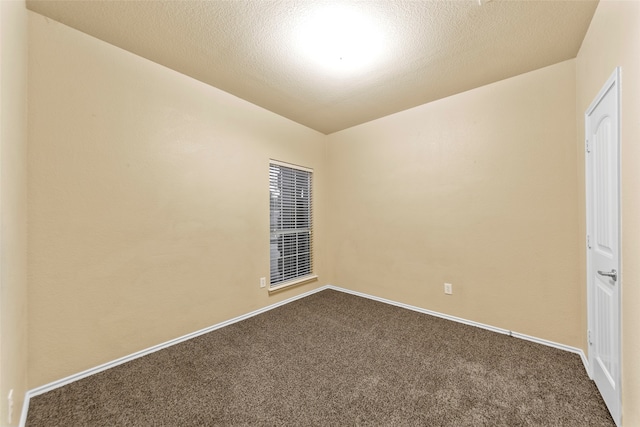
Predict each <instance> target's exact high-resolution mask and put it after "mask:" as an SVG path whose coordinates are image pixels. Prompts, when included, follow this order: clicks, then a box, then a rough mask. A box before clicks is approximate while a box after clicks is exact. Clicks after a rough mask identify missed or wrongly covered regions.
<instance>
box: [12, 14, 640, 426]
mask: <svg viewBox="0 0 640 427" xmlns="http://www.w3.org/2000/svg"><path fill="white" fill-rule="evenodd" d="M0 4H2V5H3V9H2V13H3V17H2V19H3V24H4V21H5V16H4V15H6V14H5V9H7V7H5V2H0ZM639 5H640V2H620V3H617V2H612V1H603V2H601V3H600V5H599V6H598V10H597V12H596V15H595V17H594V19H593V22H592V24H591V27H590V29H589V32H588V34H587V37H586V38H585V41H584V43H583V46H582V48H581V51H580V54H579V55H578V58H577V59H576V60H570V61H566V62H562V63H559V64H556V65H553V66H550V67H547V68H544V69H541V70H537V71H534V72H531V73H527V74H524V75H520V76H517V77H514V78H511V79H508V80H504V81H501V82H497V83H494V84H491V85H488V86H485V87H481V88H478V89H475V90H472V91H469V92H465V93H462V94H459V95H455V96H452V97H449V98H446V99H442V100H440V101H436V102H433V103H430V104H426V105H423V106H420V107H417V108H414V109H411V110H407V111H404V112H401V113H398V114H395V115H392V116H388V117H385V118H382V119H379V120H376V121H373V122H370V123H367V124H364V125H361V126H358V127H355V128H352V129H348V130H345V131H342V132H339V133H336V134H333V135H330V136H328V137H326V136H323V135H320V134H318V133H316V132H314V131H311V130H309V129H307V128H305V127H303V126H300V125H297V124H295V123H292V122H290V121H288V120H286V119H283V118H281V117H279V116H277V115H274V114H272V113H270V112H267V111H265V110H262V109H260V108H258V107H256V106H253V105H251V104H249V103H246V102H244V101H242V100H239V99H237V98H235V97H233V96H230V95H228V94H226V93H224V92H221V91H219V90H217V89H215V88H211V87H209V86H206V85H204V84H202V83H199V82H197V81H195V80H192V79H190V78H188V77H185V76H183V75H180V74H178V73H175V72H173V71H171V70H168V69H166V68H163V67H161V66H159V65H156V64H153V63H151V62H149V61H146V60H144V59H142V58H139V57H136V56H135V55H132V54H129V53H127V52H124V51H122V50H120V49H118V48H115V47H113V46H110V45H108V44H105V43H103V42H100V41H98V40H96V39H93V38H91V37H89V36H87V35H84V34H82V33H79V32H77V31H75V30H72V29H70V28H68V27H66V26H63V25H60V24H57V23H55V22H54V21H51V20H46V19H45V18H43V17H41V16H39V15H37V14H33V13H29V35H30V42H31V45H30V50H29V60H30V67H29V120H30V125H29V144H30V150H29V163H28V166H29V176H28V177H29V212H28V218H29V221H30V233H29V240H28V243H29V264H28V265H29V274H30V275H29V279H30V285H29V286H30V287H29V290H30V293H29V301H28V302H29V310H30V317H29V357H30V360H29V387H36V386H38V385H41V384H44V383H47V382H50V381H52V380H56V379H59V378H62V377H64V376H66V375H70V374H73V373H77V372H79V371H81V370H83V369H87V368H90V367H93V366H96V365H98V364H100V363H104V362H108V361H111V360H113V359H116V358H118V357H120V356H124V355H128V354H131V353H132V352H135V351H137V350H140V349H143V348H146V347H148V346H151V345H154V344H158V343H160V342H163V341H166V340H168V339H171V338H174V337H177V336H180V335H183V334H185V333H189V332H192V331H194V330H197V329H199V328H203V327H206V326H209V325H211V324H214V323H217V322H219V321H222V320H226V319H229V318H231V317H234V316H236V315H239V314H243V313H246V312H249V311H251V310H254V309H256V308H259V307H263V306H265V305H268V304H271V303H273V302H276V301H279V300H282V299H284V298H287V297H290V296H293V295H296V294H299V293H301V292H304V291H306V290H310V289H313V288H314V287H317V286H320V285H324V284H327V283H333V284H335V285H338V286H344V287H346V288H350V289H353V290H357V291H362V292H366V293H369V294H373V295H378V296H381V297H386V298H390V299H393V300H397V301H401V302H405V303H408V304H413V305H416V306H420V307H424V308H428V309H432V310H436V311H440V312H443V313H448V314H451V315H454V316H459V317H462V318H466V319H470V320H475V321H478V322H482V323H486V324H490V325H494V326H498V327H503V328H507V329H511V330H514V331H516V332H520V333H525V334H529V335H533V336H536V337H540V338H545V339H549V340H552V341H556V342H559V343H563V344H567V345H571V346H576V347H579V348H583V349H585V348H586V342H585V337H584V331H585V329H586V294H585V286H584V281H585V278H584V268H585V267H584V248H583V241H584V178H583V175H584V167H583V166H584V165H583V164H584V157H583V154H582V148H581V147H582V140H583V129H582V120H583V119H582V117H583V113H584V110H585V109H586V107H587V106H588V104H589V103H590V102H591V100H592V99H593V97H594V96H595V94H596V93H597V92H598V90H599V89H600V87H601V86H602V84H603V83H604V81H605V80H606V78H607V77H608V76H609V75H610V74H611V72H612V71H613V68H614V67H615V66H616V65H621V66H622V67H623V77H622V87H623V105H622V111H623V115H622V121H623V130H622V139H623V148H622V149H623V272H622V278H623V279H622V280H623V329H624V331H623V358H624V371H623V380H624V384H623V385H624V394H623V400H624V402H623V405H624V419H625V425H635V424H640V408H639V407H638V406H639V405H635V404H633V403H632V402H638V401H640V368H639V366H638V364H637V363H634V361H635V355H637V354H638V353H639V352H640V339H639V338H638V335H637V333H635V331H637V328H638V326H640V307H638V305H639V303H638V301H640V267H639V265H638V263H637V262H634V261H633V260H636V259H638V258H639V257H640V239H638V238H637V237H635V236H638V235H640V234H639V233H640V212H639V210H640V196H638V195H637V194H636V193H637V192H636V191H634V190H633V189H637V188H639V186H638V184H639V183H640V182H639V181H640V169H639V168H637V167H635V165H636V164H637V163H638V158H639V157H640V145H639V144H637V141H640V138H639V137H640V130H639V120H638V119H637V118H638V117H640V106H639V102H640V101H639V99H640V97H638V96H635V95H634V94H636V95H637V94H638V93H640V88H639V87H638V82H637V78H636V76H638V75H640V65H639V63H638V54H637V52H640V46H639V44H640V34H639V29H640V17H639V15H640V11H639ZM12 10H15V8H14V9H12ZM12 13H13V12H12ZM2 28H3V29H2V31H3V33H2V36H3V37H2V39H3V40H6V37H4V35H5V34H4V31H5V25H3V27H2ZM18 43H24V39H18ZM2 47H3V49H4V44H3V46H2ZM6 68H8V67H7V64H6V63H3V64H2V72H3V86H2V88H3V94H2V102H3V106H4V104H5V101H7V102H8V100H11V99H13V98H10V97H7V96H6V95H5V92H4V88H5V83H4V82H5V69H6ZM16 69H19V66H17V65H16V64H13V65H12V67H11V70H16ZM22 74H24V73H22ZM14 78H17V77H14ZM17 79H18V80H16V81H20V79H19V78H17ZM21 84H24V82H21ZM576 88H577V90H576ZM576 105H577V108H576ZM6 111H7V110H6V108H3V113H2V114H3V116H2V122H0V124H1V125H2V126H3V130H2V132H3V134H2V135H3V139H2V143H3V145H2V155H3V156H5V152H6V150H5V137H4V135H5V126H4V125H5V123H7V122H9V120H8V119H7V120H5V115H6V114H7V113H6ZM18 117H19V116H18ZM11 123H19V120H18V122H15V121H14V120H11ZM18 127H19V126H18V125H12V127H11V128H12V129H18ZM11 147H13V148H12V149H11V150H12V151H11V152H12V153H13V154H11V155H12V156H14V158H15V159H18V160H19V159H20V156H21V155H23V154H24V153H23V152H20V150H19V149H18V150H17V151H15V148H19V147H21V146H20V144H17V145H12V146H11ZM576 153H578V154H577V155H576ZM269 158H276V159H279V160H283V161H289V162H293V163H298V164H302V165H305V166H309V167H313V168H314V169H315V172H316V174H315V178H316V179H315V190H316V192H315V195H316V201H315V208H316V210H315V216H316V237H317V246H316V249H317V251H316V252H317V257H316V263H317V269H316V270H317V272H318V273H319V275H320V280H319V281H318V282H316V283H313V284H309V285H304V286H301V287H298V288H295V289H292V290H289V291H285V292H281V293H278V294H275V295H273V296H268V294H267V293H266V292H265V290H264V289H260V288H259V287H258V278H259V277H261V276H267V275H268V269H269V264H268V255H267V254H268V247H267V244H266V242H265V236H267V235H268V205H267V203H268V202H267V201H268V195H267V194H266V188H267V163H268V159H269ZM5 163H6V159H5V157H3V159H2V166H3V171H2V174H3V175H2V177H3V187H2V188H3V190H2V191H3V193H2V195H3V197H2V203H3V209H5V206H6V205H5V204H6V203H7V202H6V200H7V197H5V183H7V185H9V182H8V181H6V180H5V179H4V177H5V173H7V170H6V169H5V168H4V165H5ZM17 164H18V165H19V164H20V163H19V162H18V163H17ZM9 170H13V171H14V172H12V173H15V174H16V180H17V181H15V182H16V184H15V185H13V186H12V187H11V188H13V189H15V188H18V189H19V188H20V185H24V181H21V179H22V178H20V175H19V171H18V169H16V168H15V165H14V166H11V167H10V168H9ZM625 188H626V189H628V190H625ZM329 190H331V191H329ZM12 194H13V193H12ZM23 196H24V194H23ZM11 197H12V198H11V199H10V200H13V202H9V203H12V206H13V209H14V212H19V210H20V209H21V207H20V206H21V205H20V192H19V191H18V193H16V194H15V195H12V196H11ZM3 215H4V211H3ZM3 221H4V220H3ZM16 221H18V220H16ZM18 222H19V221H18ZM20 227H24V224H22V223H20ZM3 230H4V222H3ZM18 230H23V228H18ZM21 232H22V231H20V232H19V233H21ZM22 236H23V234H22ZM326 236H328V238H327V237H326ZM6 238H7V237H6V235H3V237H2V239H3V243H4V241H5V240H6ZM16 239H17V240H16V241H15V242H11V245H14V244H15V245H17V246H16V247H18V248H21V247H22V246H21V244H22V243H21V241H20V234H19V235H17V237H16ZM17 253H19V251H18V252H17ZM3 256H4V253H3ZM23 261H24V259H22V261H21V260H20V258H18V259H17V261H13V262H12V263H10V265H14V266H17V265H19V264H20V262H23ZM5 264H6V263H5V259H4V258H3V262H2V268H3V273H2V274H3V282H2V286H3V293H4V292H5V287H6V285H5V281H4V277H5ZM16 271H20V270H19V269H18V270H16ZM445 281H446V282H451V283H453V287H454V294H453V295H452V296H445V295H444V293H443V289H442V286H443V283H444V282H445ZM7 283H9V282H7ZM11 283H16V284H17V286H12V288H11V289H14V290H16V291H17V294H18V297H17V299H15V301H17V303H16V304H13V303H11V308H10V310H13V312H16V313H18V314H15V315H14V314H12V315H11V317H10V319H13V321H14V322H17V323H16V324H15V325H14V326H13V327H12V328H13V329H12V331H13V332H12V333H14V335H13V336H14V337H15V339H16V340H18V341H19V339H20V337H22V338H21V339H22V341H19V343H20V345H25V341H24V338H23V335H18V334H15V331H19V328H20V326H19V325H20V323H22V324H24V317H21V316H24V314H23V313H24V310H25V308H24V307H25V306H24V302H23V300H21V299H20V298H23V299H24V285H23V284H24V281H21V279H18V280H17V281H15V282H11ZM21 284H22V285H21ZM20 295H21V296H20ZM21 301H22V302H21ZM5 313H8V311H6V310H5V302H4V294H3V314H2V322H3V323H2V331H3V339H2V345H3V350H2V351H3V352H2V363H3V365H2V369H3V371H2V372H3V375H4V372H7V369H6V368H5V364H6V363H10V364H11V365H10V366H12V367H13V366H18V371H16V372H18V373H19V375H22V376H23V377H24V375H26V369H25V367H24V366H20V365H19V360H20V359H19V356H20V355H21V354H22V355H24V352H23V353H20V352H12V353H11V355H10V356H9V357H7V356H5V349H6V345H5V335H4V333H5V329H6V326H5V318H6V317H9V316H8V315H5ZM21 313H22V314H21ZM16 357H17V358H16ZM3 378H4V377H3ZM23 381H24V380H23ZM17 384H18V385H17V386H16V387H18V388H20V387H22V389H24V386H21V385H20V380H17ZM2 393H3V394H4V393H6V386H5V382H4V379H3V384H2ZM0 398H2V399H0V400H2V401H4V397H3V396H0ZM3 405H4V403H3Z"/></svg>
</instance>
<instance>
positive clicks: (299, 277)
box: [268, 159, 318, 292]
mask: <svg viewBox="0 0 640 427" xmlns="http://www.w3.org/2000/svg"><path fill="white" fill-rule="evenodd" d="M283 168H284V170H285V173H286V174H290V176H287V177H286V178H287V179H290V178H291V177H294V178H295V176H299V175H297V174H298V173H300V172H302V173H306V174H307V176H306V180H307V184H305V185H303V187H299V186H298V185H297V182H296V183H295V184H291V182H289V183H287V184H282V182H279V183H278V182H275V181H274V176H273V174H274V170H279V171H282V170H283ZM287 170H289V171H287ZM313 175H314V173H313V169H311V168H308V167H304V166H299V165H295V164H292V163H286V162H282V161H279V160H274V159H270V160H269V286H268V290H269V292H273V291H277V290H281V289H284V288H288V287H291V286H295V285H300V284H303V283H308V282H310V281H314V280H317V278H318V276H317V275H316V274H315V272H314V268H315V262H314V233H313V230H314V227H313V224H314V221H313V219H314V218H313V203H314V200H313V199H314V188H313V187H314V176H313ZM294 181H295V179H294ZM283 185H286V188H283ZM304 187H306V189H307V191H308V195H307V196H306V199H308V202H307V203H306V205H307V206H306V207H305V210H304V212H303V214H302V215H298V213H299V211H298V208H297V206H298V204H297V202H299V201H300V198H296V196H295V195H293V194H291V191H293V193H295V192H297V191H298V190H303V189H304ZM282 191H288V192H289V194H288V195H287V196H286V197H288V199H285V200H282V201H281V202H280V203H279V206H280V207H281V209H280V210H277V211H276V210H274V207H275V206H278V205H277V204H274V203H273V201H274V193H279V192H282ZM304 199H305V197H304V196H303V197H302V200H303V204H305V203H304ZM285 204H286V205H287V206H288V207H289V208H290V209H293V212H292V211H290V212H289V220H287V219H285V214H284V213H282V212H283V211H284V209H285ZM274 214H275V215H278V217H277V218H274ZM291 214H293V218H295V219H294V221H295V227H294V228H285V227H284V226H283V223H285V222H290V220H291V217H290V216H291ZM299 216H300V218H301V219H300V220H299V219H298V217H299ZM305 219H306V221H305ZM300 222H301V223H303V224H304V223H305V222H308V227H301V228H298V226H299V223H300ZM290 225H291V224H289V226H290ZM300 230H307V231H300ZM306 232H308V242H302V243H301V242H300V241H299V237H301V236H303V233H306ZM291 239H294V240H295V241H296V244H295V245H291V244H290V243H288V244H287V242H291V241H292V240H291ZM277 240H279V241H277ZM274 245H276V246H275V247H274ZM285 245H287V246H286V248H285V247H283V246H285ZM301 246H302V247H304V246H306V247H308V251H307V252H306V253H305V252H303V251H301V250H299V249H300V247H301ZM292 247H294V248H293V249H294V251H293V252H291V251H292ZM274 251H276V252H277V255H276V256H275V257H274ZM285 251H286V252H288V254H287V255H283V252H285ZM305 256H306V258H304V257H305ZM301 257H302V260H303V263H301V264H302V267H301V268H302V269H305V268H306V267H305V265H304V262H306V263H308V271H305V272H303V273H302V274H301V273H298V271H297V270H298V263H299V262H300V259H301ZM285 258H286V259H288V260H289V261H291V260H292V258H295V263H296V268H295V269H296V273H295V274H293V275H291V273H290V272H288V274H285V272H286V270H290V268H289V266H287V267H285V266H284V262H285ZM274 263H275V264H274ZM274 266H276V267H279V268H278V270H277V272H278V273H279V274H284V275H285V277H284V278H283V279H282V280H277V281H275V282H274V280H273V279H274Z"/></svg>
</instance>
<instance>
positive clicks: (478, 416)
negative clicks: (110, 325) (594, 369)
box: [27, 290, 614, 427]
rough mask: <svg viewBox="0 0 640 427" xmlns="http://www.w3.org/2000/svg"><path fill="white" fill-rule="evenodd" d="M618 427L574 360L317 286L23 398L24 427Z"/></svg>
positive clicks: (564, 354) (574, 357)
mask: <svg viewBox="0 0 640 427" xmlns="http://www.w3.org/2000/svg"><path fill="white" fill-rule="evenodd" d="M213 425H225V426H226V425H233V426H235V425H269V426H271V425H295V426H308V425H316V426H319V425H332V426H338V425H340V426H343V425H375V426H390V425H393V426H403V425H410V426H521V425H530V426H613V425H614V423H613V420H612V419H611V417H610V416H609V413H608V412H607V409H606V407H605V405H604V402H603V401H602V399H601V397H600V395H599V394H598V391H597V390H596V387H595V385H594V384H593V383H592V382H591V381H590V380H589V378H588V376H587V374H586V372H585V369H584V367H583V365H582V362H581V360H580V358H579V356H577V355H576V354H572V353H568V352H564V351H561V350H557V349H553V348H549V347H545V346H542V345H539V344H534V343H531V342H528V341H524V340H520V339H517V338H511V337H509V336H506V335H501V334H497V333H494V332H490V331H486V330H483V329H479V328H475V327H472V326H466V325H462V324H458V323H455V322H451V321H447V320H443V319H439V318H435V317H431V316H428V315H424V314H420V313H416V312H413V311H410V310H405V309H402V308H398V307H394V306H390V305H386V304H383V303H379V302H375V301H371V300H368V299H365V298H360V297H357V296H353V295H349V294H345V293H342V292H338V291H333V290H325V291H322V292H319V293H316V294H313V295H311V296H308V297H306V298H304V299H301V300H298V301H295V302H293V303H290V304H287V305H285V306H282V307H279V308H276V309H274V310H271V311H269V312H266V313H263V314H260V315H258V316H255V317H252V318H250V319H247V320H244V321H242V322H239V323H235V324H233V325H230V326H227V327H225V328H222V329H218V330H216V331H213V332H210V333H208V334H206V335H202V336H200V337H197V338H194V339H192V340H190V341H187V342H184V343H181V344H177V345H175V346H173V347H170V348H167V349H164V350H161V351H158V352H156V353H153V354H151V355H149V356H145V357H143V358H140V359H136V360H134V361H131V362H128V363H126V364H123V365H120V366H117V367H115V368H112V369H109V370H107V371H104V372H101V373H99V374H96V375H93V376H91V377H88V378H85V379H83V380H80V381H77V382H75V383H72V384H69V385H66V386H64V387H61V388H58V389H56V390H53V391H50V392H48V393H46V394H43V395H40V396H36V397H34V398H33V399H32V400H31V403H30V407H29V414H28V418H27V426H29V427H36V426H47V427H51V426H65V427H71V426H213Z"/></svg>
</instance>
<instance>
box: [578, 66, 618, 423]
mask: <svg viewBox="0 0 640 427" xmlns="http://www.w3.org/2000/svg"><path fill="white" fill-rule="evenodd" d="M620 76H621V70H620V67H616V69H615V70H614V72H613V73H612V74H611V76H610V77H609V79H608V80H607V82H606V83H605V85H604V86H603V87H602V89H600V92H598V95H597V96H596V97H595V99H594V100H593V102H592V103H591V105H590V106H589V108H588V109H587V110H586V112H585V114H584V125H585V190H586V198H585V202H586V231H587V235H586V254H587V258H586V259H587V262H586V277H587V319H588V320H587V327H588V330H587V334H588V335H587V342H588V360H589V365H588V366H589V368H588V373H589V377H590V378H591V379H593V378H594V365H595V360H594V351H592V349H591V342H592V339H591V335H590V334H591V333H592V332H591V331H594V330H595V328H594V327H595V313H594V307H593V302H594V296H593V292H594V283H593V278H592V274H591V268H592V262H593V259H592V258H593V257H592V251H591V250H590V249H591V244H592V239H593V237H590V234H591V235H592V231H593V223H592V221H593V218H592V217H591V212H590V206H591V203H592V200H591V194H592V186H593V183H592V182H591V181H592V176H591V173H592V171H591V169H592V168H591V162H590V161H589V156H588V153H589V151H590V149H591V146H590V145H591V142H590V141H589V140H588V137H589V128H588V127H589V116H590V115H591V114H592V113H593V111H594V110H595V108H596V107H597V106H598V104H599V103H600V102H601V101H602V99H603V98H604V96H605V95H606V94H607V93H608V92H609V91H610V90H612V89H613V90H614V91H615V97H616V108H617V112H618V117H617V123H615V125H616V126H617V127H618V132H617V141H616V144H617V146H618V158H617V159H616V162H617V168H618V174H617V182H616V184H617V190H616V192H617V204H618V209H617V212H618V229H617V230H616V232H617V233H618V236H619V238H618V261H617V267H616V270H617V272H618V280H617V286H618V292H617V295H616V296H617V306H618V312H617V319H614V322H615V323H616V335H617V337H616V340H615V341H616V342H617V349H616V355H617V358H618V360H617V364H618V367H619V368H618V370H617V375H616V376H617V378H614V381H615V383H616V384H617V385H618V387H617V394H616V397H617V399H618V402H617V403H618V407H619V408H620V411H619V413H618V414H617V416H616V415H614V414H612V416H613V418H614V421H615V423H616V425H617V426H620V425H621V418H622V393H621V390H622V386H621V378H622V375H621V370H622V364H621V355H622V340H621V338H622V337H621V333H620V331H621V324H622V320H621V312H622V304H621V303H622V298H621V295H622V282H623V280H622V279H623V278H622V268H621V267H622V266H621V264H622V242H621V236H622V233H621V224H622V222H621V213H622V211H621V183H620V181H621V180H620V176H621V169H620V167H621V161H620V159H621V153H620V149H621V132H620V131H621V126H620V119H621V109H620V107H621V105H620Z"/></svg>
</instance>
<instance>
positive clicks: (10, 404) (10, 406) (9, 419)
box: [7, 389, 13, 424]
mask: <svg viewBox="0 0 640 427" xmlns="http://www.w3.org/2000/svg"><path fill="white" fill-rule="evenodd" d="M7 401H8V402H7V403H8V410H7V422H8V423H9V424H11V422H12V421H13V389H11V390H9V396H7Z"/></svg>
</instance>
